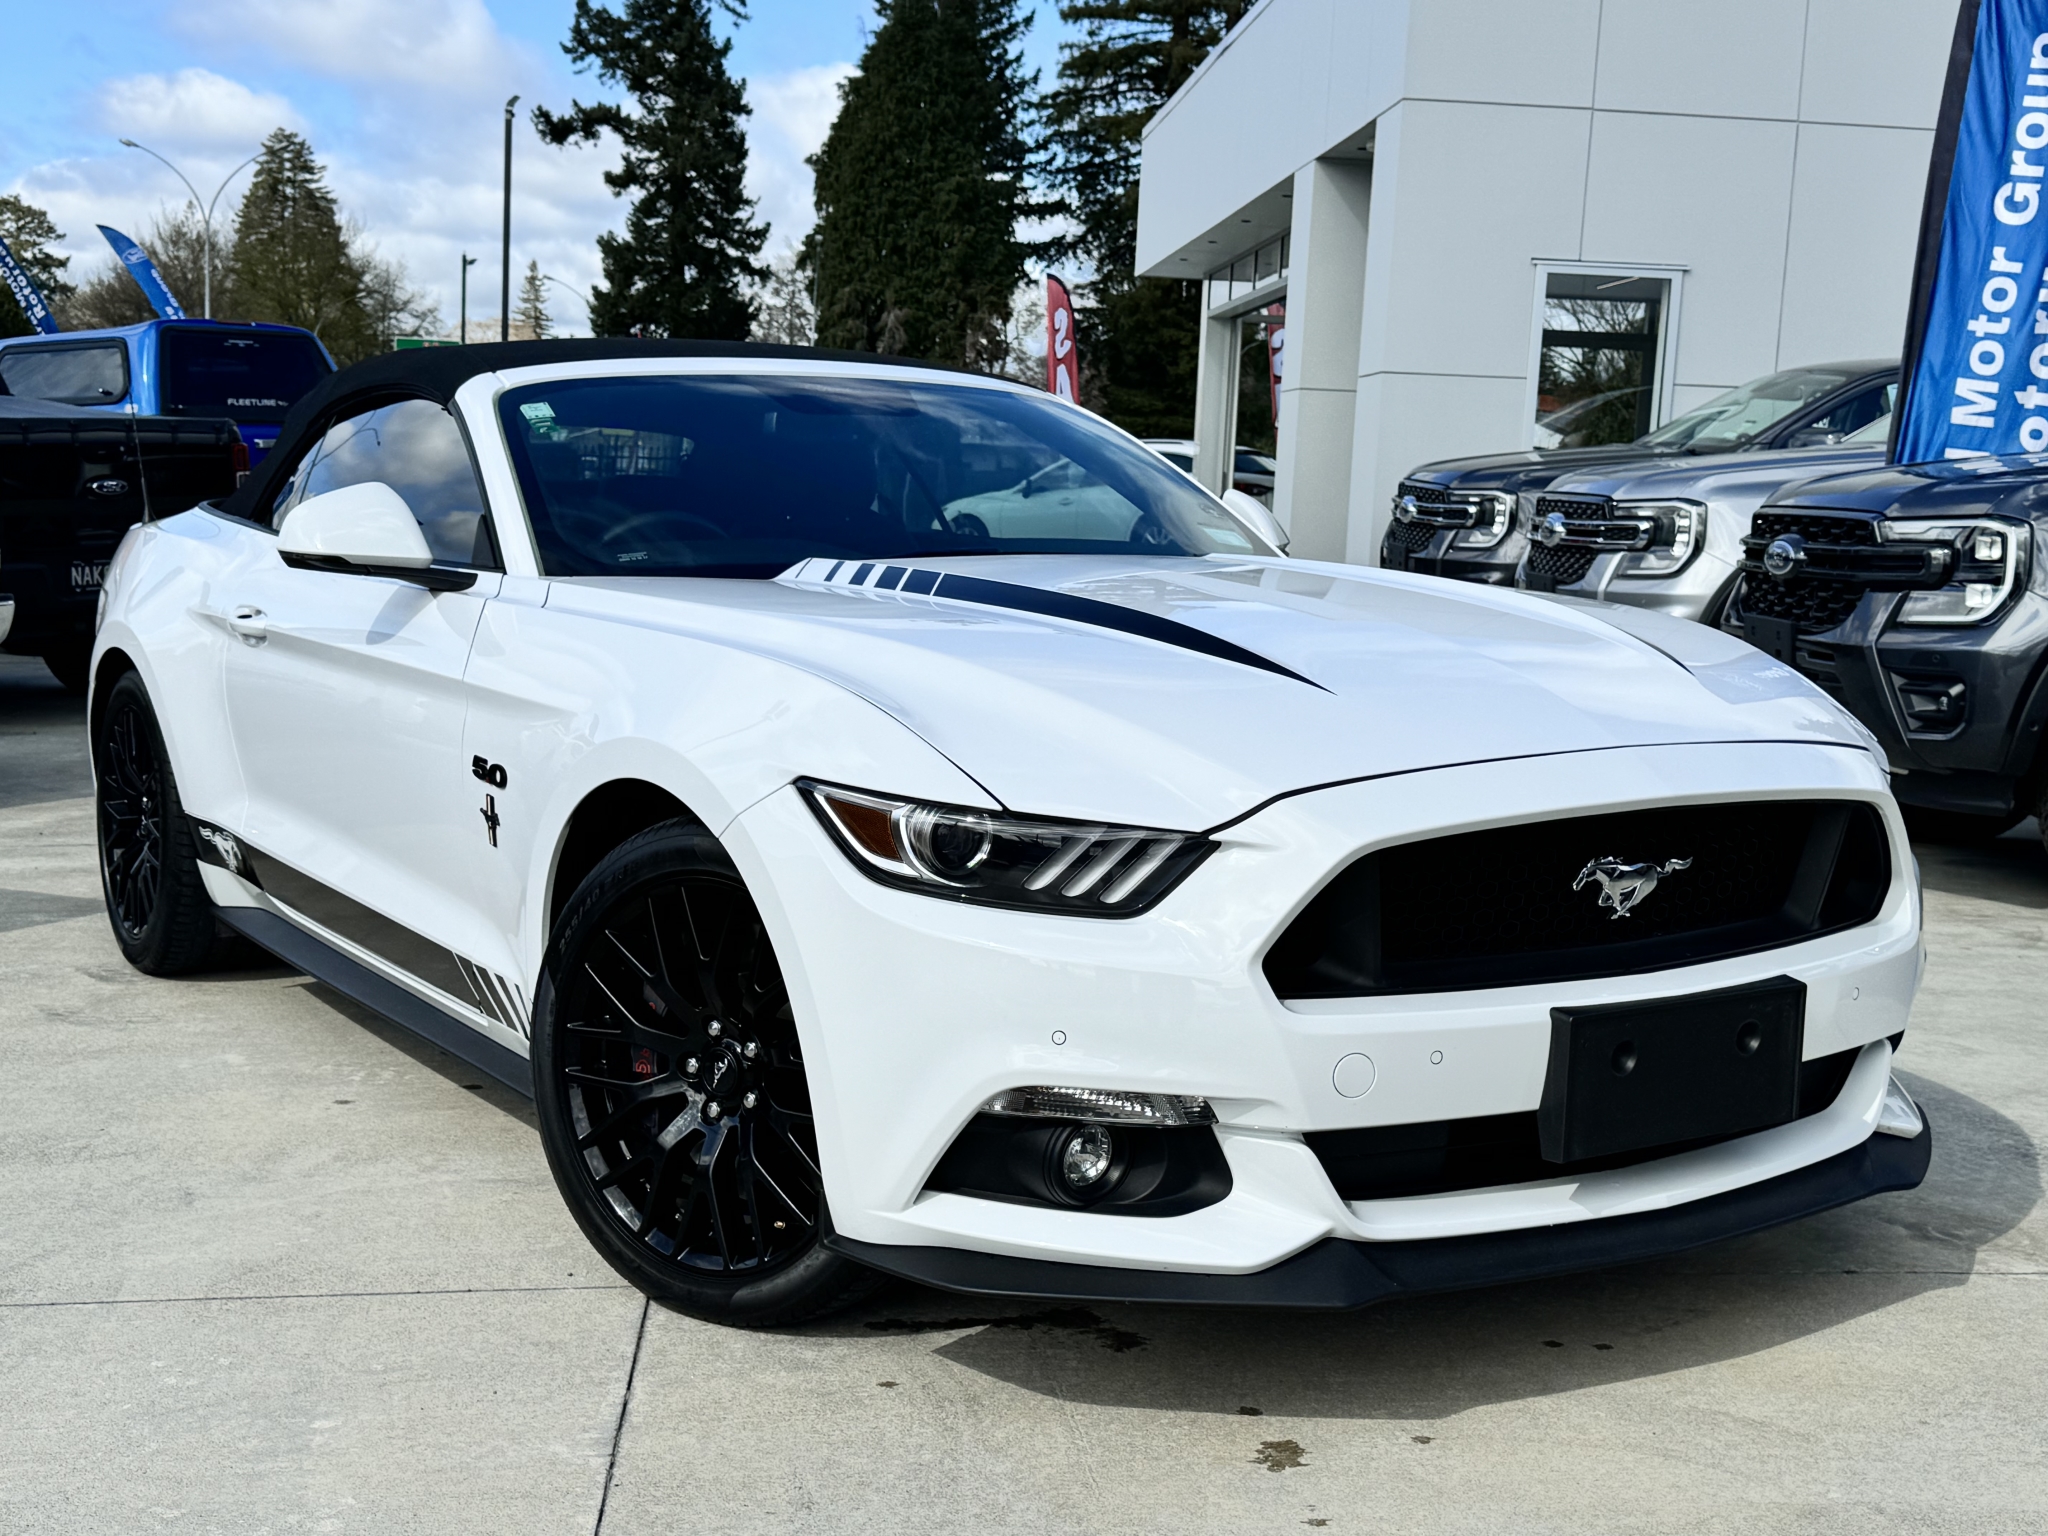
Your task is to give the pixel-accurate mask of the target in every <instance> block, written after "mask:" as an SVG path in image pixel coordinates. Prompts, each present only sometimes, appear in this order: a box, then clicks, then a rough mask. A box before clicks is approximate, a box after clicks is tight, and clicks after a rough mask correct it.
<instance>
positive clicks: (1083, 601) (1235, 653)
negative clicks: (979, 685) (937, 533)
mask: <svg viewBox="0 0 2048 1536" xmlns="http://www.w3.org/2000/svg"><path fill="white" fill-rule="evenodd" d="M848 563H849V562H847V561H843V560H842V561H837V562H835V563H834V564H833V565H832V567H831V569H830V570H827V571H825V572H824V573H823V574H822V575H808V574H800V573H802V572H803V571H804V567H802V566H799V567H798V568H797V569H796V570H793V571H790V572H789V573H788V576H789V577H793V578H795V579H796V580H798V581H804V582H816V583H818V584H819V585H821V586H830V587H861V588H864V589H866V590H869V591H888V590H895V591H899V592H903V593H906V594H910V595H914V596H918V597H926V596H929V597H942V598H944V599H946V600H947V601H948V602H953V603H973V604H975V605H976V606H978V607H982V608H1008V609H1011V610H1012V611H1014V612H1017V613H1035V614H1038V615H1040V616H1041V617H1044V618H1048V619H1065V620H1066V621H1067V622H1068V623H1070V624H1087V625H1089V626H1091V627H1092V628H1095V629H1110V630H1115V631H1116V632H1117V633H1119V634H1124V635H1136V636H1138V637H1139V638H1141V639H1145V640H1156V641H1158V642H1159V643H1160V644H1161V645H1171V646H1174V647H1177V648H1178V649H1180V650H1183V651H1195V652H1198V653H1199V654H1201V655H1203V656H1213V657H1215V658H1216V659H1217V660H1218V661H1228V662H1234V663H1236V664H1237V665H1238V666H1241V667H1256V668H1258V669H1259V670H1260V671H1261V672H1271V673H1272V674H1274V675H1275V676H1276V677H1286V678H1291V679H1293V680H1294V681H1295V682H1297V683H1307V684H1308V686H1309V687H1311V688H1316V689H1320V690H1321V691H1322V692H1324V693H1328V692H1329V691H1330V690H1329V689H1327V688H1324V687H1323V685H1322V684H1321V683H1319V682H1317V681H1316V680H1315V679H1314V678H1310V677H1303V676H1302V675H1301V674H1300V673H1299V672H1296V671H1293V670H1291V669H1290V668H1287V667H1283V666H1281V665H1280V663H1279V662H1277V661H1270V660H1268V659H1267V658H1266V657H1264V656H1261V655H1260V654H1259V653H1258V652H1257V651H1248V650H1246V649H1245V648H1244V647H1243V646H1241V645H1233V644H1232V643H1231V642H1230V641H1228V640H1220V639H1218V638H1217V637H1216V636H1214V635H1212V634H1210V633H1208V632H1207V631H1206V630H1200V629H1196V628H1195V627H1194V626H1193V625H1192V624H1182V623H1180V622H1178V621H1177V620H1174V619H1162V618H1160V617H1159V616H1158V615H1157V614H1151V613H1141V612H1139V611H1138V610H1137V609H1135V608H1126V607H1124V606H1122V605H1121V604H1119V603H1105V602H1102V601H1101V600H1100V599H1098V598H1093V597H1075V596H1074V595H1072V594H1071V593H1067V592H1048V591H1046V590H1045V589H1044V588H1042V587H1026V586H1020V585H1018V584H1017V583H1015V582H1009V581H990V580H988V579H987V578H986V577H982V576H963V575H961V574H960V573H959V572H957V571H934V570H929V569H919V568H916V567H913V566H904V565H881V564H880V563H879V562H871V563H869V564H865V565H861V566H859V567H858V568H856V569H855V570H853V571H852V572H851V573H850V574H848V575H845V576H841V575H840V572H841V571H842V570H843V569H844V568H845V567H846V565H847V564H848ZM823 564H824V562H823V561H818V562H817V563H816V564H815V565H812V566H811V567H810V568H811V569H812V570H816V569H817V566H818V565H823ZM877 570H879V574H875V573H876V572H877ZM871 575H873V577H874V579H873V580H872V581H870V580H869V577H870V576H871Z"/></svg>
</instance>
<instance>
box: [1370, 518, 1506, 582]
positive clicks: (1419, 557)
mask: <svg viewBox="0 0 2048 1536" xmlns="http://www.w3.org/2000/svg"><path fill="white" fill-rule="evenodd" d="M1400 532H1401V530H1400V529H1399V528H1398V527H1394V528H1390V529H1388V531H1387V536H1386V537H1385V538H1384V539H1382V540H1381V541H1380V565H1381V566H1382V567H1383V568H1384V569H1386V570H1390V571H1413V572H1414V573H1415V574H1417V575H1418V576H1443V577H1448V578H1449V579H1450V580H1452V581H1477V582H1481V583H1484V584H1485V585H1487V586H1490V587H1512V586H1513V585H1514V584H1515V567H1516V566H1517V565H1519V564H1520V563H1521V560H1522V552H1523V550H1525V549H1527V548H1528V544H1529V541H1528V539H1527V538H1526V537H1525V536H1524V535H1523V534H1522V533H1521V532H1520V530H1519V529H1515V530H1510V531H1509V532H1508V533H1507V534H1506V535H1505V536H1504V537H1503V538H1502V539H1501V541H1500V542H1499V543H1498V544H1496V545H1494V546H1493V548H1491V549H1460V548H1458V547H1456V539H1457V536H1458V533H1459V532H1460V530H1458V529H1455V528H1436V529H1431V530H1430V534H1429V539H1428V541H1427V542H1426V543H1424V544H1422V545H1420V546H1419V547H1417V548H1414V549H1410V548H1408V547H1406V546H1405V545H1404V544H1403V543H1402V541H1401V537H1400Z"/></svg>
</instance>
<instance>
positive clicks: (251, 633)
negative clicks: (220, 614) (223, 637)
mask: <svg viewBox="0 0 2048 1536" xmlns="http://www.w3.org/2000/svg"><path fill="white" fill-rule="evenodd" d="M228 628H229V629H231V630H233V631H234V632H235V633H236V634H238V635H240V636H241V637H242V640H243V643H244V644H247V645H261V644H262V643H263V642H264V641H265V640H267V639H269V638H270V620H269V619H267V618H266V617H264V613H263V610H262V609H261V608H251V607H250V606H248V604H246V603H244V604H243V605H242V606H240V607H238V608H236V609H234V610H233V611H232V612H230V613H229V614H228Z"/></svg>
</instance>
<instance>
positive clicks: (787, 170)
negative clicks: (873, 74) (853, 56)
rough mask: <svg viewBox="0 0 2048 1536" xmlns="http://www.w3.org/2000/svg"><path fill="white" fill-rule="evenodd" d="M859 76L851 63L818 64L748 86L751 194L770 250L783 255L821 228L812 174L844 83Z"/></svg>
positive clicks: (748, 169)
mask: <svg viewBox="0 0 2048 1536" xmlns="http://www.w3.org/2000/svg"><path fill="white" fill-rule="evenodd" d="M852 73H853V65H852V64H850V63H839V64H816V65H813V66H811V67H810V68H808V69H798V70H792V71H791V72H790V73H788V74H786V75H767V76H763V77H761V78H759V79H754V80H749V81H748V82H747V100H748V102H749V103H750V104H751V105H752V106H753V109H754V115H753V117H752V119H751V120H750V122H749V125H748V129H747V191H748V193H749V194H750V195H751V196H752V197H753V198H754V199H755V200H756V201H757V202H758V203H759V205H760V216H761V217H763V218H765V219H767V220H768V224H769V231H768V248H769V250H770V251H771V252H778V251H781V250H782V249H783V248H784V247H786V246H789V245H792V244H795V243H797V242H799V241H801V240H802V239H803V237H804V236H805V235H806V234H808V233H809V232H810V228H811V225H812V224H814V223H816V222H817V213H816V210H815V208H814V206H813V203H812V197H811V168H810V167H809V166H807V165H805V164H804V160H805V158H806V157H808V156H810V155H813V154H815V153H817V151H818V149H819V147H820V146H822V145H823V144H824V142H825V135H826V134H827V133H829V132H830V131H831V129H832V120H833V119H834V118H835V117H837V116H838V115H839V82H840V81H842V80H844V79H845V78H846V77H847V76H848V75H851V74H852Z"/></svg>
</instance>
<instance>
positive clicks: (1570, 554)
mask: <svg viewBox="0 0 2048 1536" xmlns="http://www.w3.org/2000/svg"><path fill="white" fill-rule="evenodd" d="M1537 505H1538V506H1541V505H1542V503H1541V502H1539V503H1537ZM1599 553H1600V552H1599V551H1598V550H1597V549H1590V548H1588V547H1587V546H1586V545H1584V544H1531V545H1530V546H1529V574H1530V575H1532V576H1540V577H1543V578H1545V579H1546V580H1547V581H1548V582H1550V583H1551V584H1553V585H1556V586H1569V585H1570V584H1571V583H1572V582H1575V581H1583V580H1585V577H1586V572H1588V571H1590V570H1591V569H1593V559H1594V557H1595V556H1596V555H1598V554H1599Z"/></svg>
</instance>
